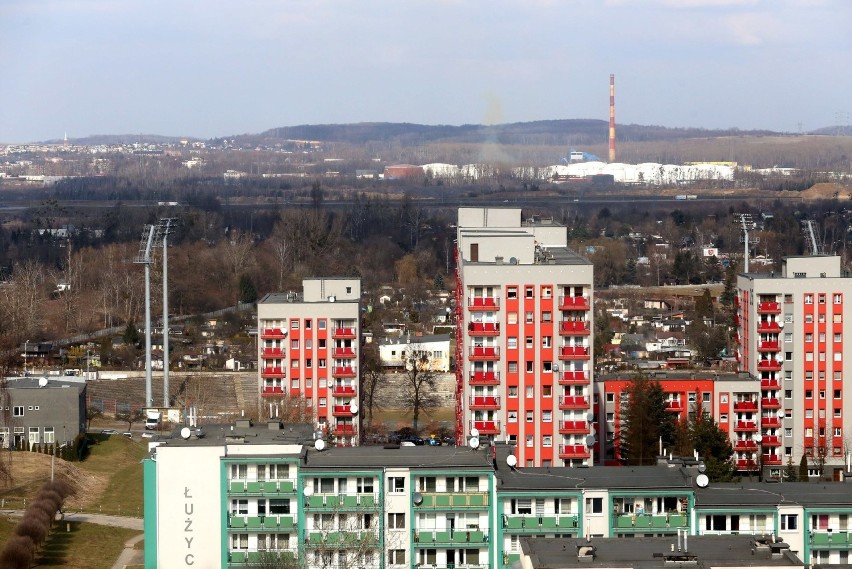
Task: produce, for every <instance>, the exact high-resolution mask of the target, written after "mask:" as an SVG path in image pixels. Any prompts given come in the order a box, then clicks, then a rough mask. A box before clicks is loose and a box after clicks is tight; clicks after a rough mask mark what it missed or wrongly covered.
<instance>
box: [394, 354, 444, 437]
mask: <svg viewBox="0 0 852 569" xmlns="http://www.w3.org/2000/svg"><path fill="white" fill-rule="evenodd" d="M404 366H405V368H404V371H403V372H402V376H403V386H402V397H401V399H402V403H403V406H404V407H405V408H407V409H410V410H411V414H412V421H411V426H412V428H413V429H414V432H415V433H416V432H417V425H418V422H419V421H420V414H421V413H425V414H427V415H428V414H429V412H430V411H431V410H432V409H435V408H436V407H439V406H440V404H441V402H440V400H439V398H438V395H437V393H435V390H436V389H437V387H438V385H437V374H436V373H435V372H434V371H433V370H432V355H431V353H430V352H428V351H426V350H425V349H424V348H423V346H421V345H420V344H409V345H408V349H407V350H406V353H405V357H404Z"/></svg>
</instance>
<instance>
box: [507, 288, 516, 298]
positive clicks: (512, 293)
mask: <svg viewBox="0 0 852 569" xmlns="http://www.w3.org/2000/svg"><path fill="white" fill-rule="evenodd" d="M506 298H518V287H516V286H510V287H509V288H507V289H506Z"/></svg>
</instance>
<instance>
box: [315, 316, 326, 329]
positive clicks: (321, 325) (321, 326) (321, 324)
mask: <svg viewBox="0 0 852 569" xmlns="http://www.w3.org/2000/svg"><path fill="white" fill-rule="evenodd" d="M325 327H326V323H325V318H321V319H319V320H317V328H319V329H320V330H325Z"/></svg>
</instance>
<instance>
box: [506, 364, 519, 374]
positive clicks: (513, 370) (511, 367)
mask: <svg viewBox="0 0 852 569" xmlns="http://www.w3.org/2000/svg"><path fill="white" fill-rule="evenodd" d="M508 368H509V373H518V362H509V366H508Z"/></svg>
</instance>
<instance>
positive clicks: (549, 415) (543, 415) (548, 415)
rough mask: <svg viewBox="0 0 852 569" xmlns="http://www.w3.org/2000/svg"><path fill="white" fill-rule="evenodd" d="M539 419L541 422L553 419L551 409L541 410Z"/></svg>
mask: <svg viewBox="0 0 852 569" xmlns="http://www.w3.org/2000/svg"><path fill="white" fill-rule="evenodd" d="M541 421H542V422H543V423H550V422H551V421H553V411H542V412H541Z"/></svg>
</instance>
